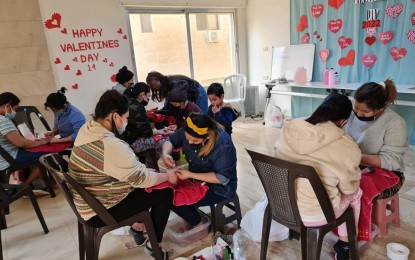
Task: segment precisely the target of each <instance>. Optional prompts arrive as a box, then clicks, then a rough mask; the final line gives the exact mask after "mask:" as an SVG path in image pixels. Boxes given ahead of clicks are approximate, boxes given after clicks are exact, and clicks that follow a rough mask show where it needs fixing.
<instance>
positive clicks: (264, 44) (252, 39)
mask: <svg viewBox="0 0 415 260" xmlns="http://www.w3.org/2000/svg"><path fill="white" fill-rule="evenodd" d="M246 16H247V36H248V67H249V69H248V70H249V74H248V81H249V85H253V86H259V98H260V100H259V102H260V111H263V110H264V106H265V90H266V87H265V86H264V85H263V84H261V83H262V82H264V81H266V80H268V78H267V77H269V76H270V74H271V55H272V46H275V45H288V44H290V23H289V19H290V1H289V0H278V1H275V0H248V6H247V15H246ZM272 103H275V104H277V105H278V106H279V107H281V108H282V109H283V111H284V114H288V115H291V99H290V97H289V96H278V97H276V96H273V97H272V100H271V104H272Z"/></svg>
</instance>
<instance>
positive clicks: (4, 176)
mask: <svg viewBox="0 0 415 260" xmlns="http://www.w3.org/2000/svg"><path fill="white" fill-rule="evenodd" d="M0 155H1V157H3V158H4V159H5V160H6V161H7V162H8V163H9V167H7V168H6V169H4V170H1V171H0V182H1V183H5V184H7V183H9V179H10V175H11V174H12V173H13V172H15V171H17V170H21V169H26V168H29V167H30V166H32V165H37V166H38V167H39V169H40V172H41V174H42V179H43V180H44V182H45V184H46V187H47V188H48V190H49V192H50V196H51V197H52V198H54V197H55V196H56V194H55V191H54V190H53V185H52V181H51V179H50V178H49V176H48V174H47V172H46V169H45V168H44V167H43V165H41V164H40V163H39V160H33V161H31V162H28V163H25V164H19V163H17V161H16V160H15V159H14V158H13V157H12V156H11V155H10V154H9V153H8V152H7V151H6V150H4V148H3V147H1V146H0Z"/></svg>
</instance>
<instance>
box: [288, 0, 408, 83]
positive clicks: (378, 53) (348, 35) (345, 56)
mask: <svg viewBox="0 0 415 260" xmlns="http://www.w3.org/2000/svg"><path fill="white" fill-rule="evenodd" d="M290 14H291V18H292V19H291V24H290V27H291V34H290V41H291V44H304V43H314V44H315V45H316V55H315V57H317V58H316V59H315V60H314V72H313V81H323V71H324V69H325V68H329V69H330V68H333V69H334V70H335V71H337V72H338V73H339V78H340V82H343V83H359V82H367V81H382V80H383V79H385V78H387V77H391V78H393V79H394V80H395V82H396V83H397V84H408V85H414V84H415V78H414V77H413V76H412V73H413V72H412V71H413V68H414V67H415V59H413V57H415V26H414V25H415V2H414V1H405V0H396V1H393V2H391V1H386V0H353V1H343V0H341V1H340V0H316V1H307V0H300V1H299V0H291V1H290ZM305 25H306V26H305ZM319 54H320V55H319Z"/></svg>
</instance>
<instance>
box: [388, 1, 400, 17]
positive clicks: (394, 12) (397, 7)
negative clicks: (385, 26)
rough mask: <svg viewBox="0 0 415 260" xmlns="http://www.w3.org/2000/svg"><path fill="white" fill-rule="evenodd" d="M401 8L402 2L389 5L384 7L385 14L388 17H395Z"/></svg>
mask: <svg viewBox="0 0 415 260" xmlns="http://www.w3.org/2000/svg"><path fill="white" fill-rule="evenodd" d="M402 10H403V5H402V4H396V5H390V6H388V7H386V9H385V14H386V15H388V16H389V17H390V18H392V19H395V18H396V17H398V16H399V15H400V14H401V12H402Z"/></svg>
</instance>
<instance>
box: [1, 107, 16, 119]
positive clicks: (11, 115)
mask: <svg viewBox="0 0 415 260" xmlns="http://www.w3.org/2000/svg"><path fill="white" fill-rule="evenodd" d="M4 116H5V117H7V118H8V119H10V120H11V119H13V118H14V117H15V116H16V111H14V110H13V109H12V112H10V113H7V112H6V114H4Z"/></svg>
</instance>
